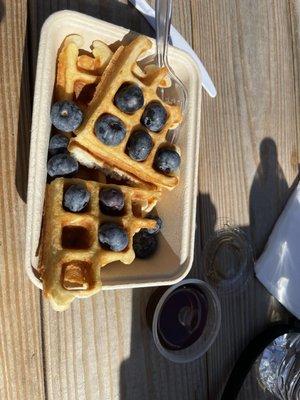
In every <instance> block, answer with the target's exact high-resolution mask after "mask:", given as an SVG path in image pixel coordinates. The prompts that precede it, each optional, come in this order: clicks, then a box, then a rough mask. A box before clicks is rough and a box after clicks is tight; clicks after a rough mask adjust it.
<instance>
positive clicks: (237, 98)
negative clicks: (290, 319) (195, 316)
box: [191, 0, 299, 399]
mask: <svg viewBox="0 0 300 400" xmlns="http://www.w3.org/2000/svg"><path fill="white" fill-rule="evenodd" d="M288 3H289V2H283V1H279V0H278V1H273V2H270V1H267V0H266V1H261V0H258V1H253V0H241V1H210V0H202V1H201V2H200V1H197V0H192V1H191V5H192V12H191V16H192V27H193V45H194V48H195V49H196V51H197V52H198V53H199V54H200V55H201V57H202V58H203V59H204V60H205V64H206V66H207V68H208V71H209V72H210V73H211V75H212V77H213V79H214V81H215V84H216V87H217V89H218V96H217V98H216V99H215V100H211V99H209V98H208V97H207V96H204V98H203V109H202V141H201V149H200V160H201V161H200V178H199V179H200V195H199V196H200V215H201V233H202V239H203V242H204V243H205V242H206V241H207V239H208V238H209V237H210V235H211V234H212V233H213V232H214V230H215V225H218V221H220V220H222V219H229V220H233V221H234V222H235V223H236V224H237V225H238V226H241V227H243V229H244V230H245V231H246V232H247V233H248V235H249V238H250V239H251V242H252V244H253V247H254V252H255V255H256V256H258V255H259V254H260V252H261V250H262V248H263V246H264V244H265V241H266V238H267V236H268V234H269V233H270V230H271V229H272V226H273V224H274V223H275V221H276V219H277V217H278V216H279V213H280V210H281V209H282V207H283V205H284V203H285V201H286V199H287V197H288V193H289V190H288V188H289V186H291V184H292V183H293V181H294V179H295V178H296V176H297V173H298V160H299V147H298V132H297V119H296V102H295V87H294V82H295V76H294V70H293V51H292V35H291V23H290V14H289V7H288ZM249 222H250V223H251V228H250V229H249ZM199 247H200V243H199ZM196 259H197V256H196ZM221 305H222V326H221V331H220V334H219V336H218V339H217V341H216V343H215V344H214V346H213V347H212V348H211V350H210V351H209V352H208V356H207V361H208V377H209V394H208V398H209V399H217V398H218V396H219V395H220V393H221V391H222V387H223V386H224V384H225V382H226V380H227V377H228V375H229V372H230V370H231V369H232V367H233V365H234V362H235V360H236V359H237V357H238V355H239V354H240V352H241V350H242V349H243V347H244V346H245V345H246V344H247V343H248V341H249V340H250V339H251V338H253V337H254V336H255V335H256V334H257V333H259V331H260V330H261V329H262V328H263V327H264V326H265V325H266V324H267V323H268V321H271V320H276V319H280V318H281V317H282V316H283V317H284V315H285V313H284V311H283V309H282V308H281V307H279V305H278V303H277V302H276V301H275V300H274V299H272V298H271V297H270V296H269V294H268V293H267V292H266V290H265V289H264V288H263V287H262V286H261V285H260V284H259V283H258V282H257V281H256V280H255V279H254V277H253V276H252V277H251V279H250V281H249V282H248V284H247V286H246V287H245V288H244V291H242V292H240V293H237V294H235V295H227V296H226V295H222V296H221ZM239 398H240V399H264V398H265V394H262V392H261V391H260V389H259V388H258V385H257V382H256V378H255V373H254V372H253V373H252V375H251V376H249V378H248V379H247V382H246V384H245V385H244V388H243V390H242V392H241V394H240V397H239Z"/></svg>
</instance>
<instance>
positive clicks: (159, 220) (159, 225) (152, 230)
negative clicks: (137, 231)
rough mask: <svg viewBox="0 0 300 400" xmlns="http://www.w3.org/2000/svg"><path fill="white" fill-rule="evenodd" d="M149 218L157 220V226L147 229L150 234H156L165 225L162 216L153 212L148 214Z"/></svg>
mask: <svg viewBox="0 0 300 400" xmlns="http://www.w3.org/2000/svg"><path fill="white" fill-rule="evenodd" d="M147 218H150V219H155V220H156V227H155V228H152V229H147V232H148V233H149V234H150V235H156V234H157V233H158V232H159V231H160V230H161V228H162V226H163V222H162V220H161V218H159V216H158V215H151V214H150V215H147Z"/></svg>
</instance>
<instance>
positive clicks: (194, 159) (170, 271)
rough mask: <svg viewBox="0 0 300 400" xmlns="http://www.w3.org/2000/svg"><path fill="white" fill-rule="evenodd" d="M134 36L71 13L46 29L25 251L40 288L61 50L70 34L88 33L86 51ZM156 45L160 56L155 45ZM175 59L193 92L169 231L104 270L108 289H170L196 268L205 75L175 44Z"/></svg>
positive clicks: (171, 195) (168, 208)
mask: <svg viewBox="0 0 300 400" xmlns="http://www.w3.org/2000/svg"><path fill="white" fill-rule="evenodd" d="M120 20H121V16H120ZM128 32H129V31H128V30H127V29H125V28H121V27H119V26H116V25H113V24H110V23H107V22H104V21H101V20H98V19H95V18H93V17H90V16H87V15H84V14H81V13H78V12H74V11H67V10H66V11H60V12H57V13H54V14H52V15H51V16H50V17H49V18H48V19H47V20H46V21H45V23H44V25H43V28H42V31H41V36H40V44H39V54H38V61H37V71H36V82H35V92H34V105H33V116H32V130H31V145H30V162H29V178H28V191H27V224H26V249H25V268H26V272H27V274H28V276H29V278H30V279H31V281H32V282H33V283H34V284H35V285H36V286H37V287H39V288H40V289H42V282H41V281H40V279H39V278H38V274H37V272H36V268H37V266H38V256H37V254H38V245H39V239H40V231H41V224H42V214H43V204H44V194H45V186H46V177H47V171H46V164H47V152H48V143H49V137H50V131H51V123H50V118H49V115H50V107H51V102H52V93H53V87H54V82H55V71H56V58H57V51H58V48H59V46H60V44H61V43H62V41H63V39H64V38H65V36H67V35H69V34H72V33H77V34H80V35H82V36H83V38H84V41H85V43H84V48H85V49H87V50H89V46H90V45H91V43H92V41H93V40H96V39H100V40H102V41H104V42H106V43H108V44H111V43H113V42H115V41H117V40H120V39H122V38H123V37H124V36H125V35H126V34H127V33H128ZM153 44H154V46H153V49H152V51H153V52H154V50H155V41H153ZM169 61H170V64H171V66H172V67H173V69H174V70H175V72H176V74H178V76H179V77H180V79H181V80H182V81H183V82H184V84H185V86H186V89H187V93H188V105H187V113H186V115H185V121H184V123H183V124H182V126H181V129H180V135H179V139H178V143H177V144H178V145H179V146H180V148H181V156H182V163H181V177H180V184H179V185H178V187H176V188H175V189H174V190H173V191H171V192H168V191H164V193H163V196H162V200H161V201H160V203H159V204H158V207H157V209H158V213H159V215H160V216H161V218H162V219H163V221H164V227H163V231H162V234H160V246H159V249H158V251H157V252H156V254H155V255H154V256H153V257H152V258H150V259H149V260H138V259H136V260H135V261H134V262H133V263H132V264H131V265H124V264H122V263H120V262H119V263H113V264H109V265H108V266H106V267H104V268H102V271H101V278H102V284H103V289H119V288H133V287H144V286H158V285H170V284H173V283H177V282H179V281H180V280H181V279H183V278H184V277H185V276H186V275H187V274H188V272H189V270H190V268H191V266H192V262H193V256H194V238H195V227H196V204H197V193H198V155H199V137H200V109H201V76H200V73H199V70H198V68H197V66H196V64H195V62H194V61H193V59H192V58H191V57H190V56H189V55H188V54H186V53H185V52H183V51H181V50H178V49H176V48H174V47H172V46H170V47H169Z"/></svg>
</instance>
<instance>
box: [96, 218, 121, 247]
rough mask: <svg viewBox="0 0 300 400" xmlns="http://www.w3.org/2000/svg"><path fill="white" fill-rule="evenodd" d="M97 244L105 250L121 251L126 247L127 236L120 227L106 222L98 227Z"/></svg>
mask: <svg viewBox="0 0 300 400" xmlns="http://www.w3.org/2000/svg"><path fill="white" fill-rule="evenodd" d="M99 242H100V244H101V246H102V247H104V248H105V249H109V250H112V251H123V250H124V249H126V247H127V246H128V235H127V233H126V231H125V230H124V228H122V227H121V226H119V225H117V224H114V223H112V222H108V223H105V224H102V225H101V226H100V229H99Z"/></svg>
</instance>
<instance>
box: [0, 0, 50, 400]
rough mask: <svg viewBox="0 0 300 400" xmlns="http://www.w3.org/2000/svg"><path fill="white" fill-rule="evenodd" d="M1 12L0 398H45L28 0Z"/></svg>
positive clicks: (11, 399)
mask: <svg viewBox="0 0 300 400" xmlns="http://www.w3.org/2000/svg"><path fill="white" fill-rule="evenodd" d="M0 18H1V23H0V49H1V50H0V51H1V58H0V88H1V97H0V109H1V118H0V131H1V136H0V165H1V168H0V214H1V224H0V274H1V279H0V398H1V399H5V400H13V399H36V400H41V399H43V398H44V379H43V359H42V350H41V348H42V345H41V343H42V339H41V321H40V312H39V311H40V300H39V299H40V297H39V296H40V293H39V291H38V290H37V289H36V288H34V287H33V286H32V284H31V282H30V281H29V280H28V278H27V277H26V276H25V272H24V268H23V256H24V240H23V239H24V237H25V202H24V201H26V178H27V155H28V146H27V144H28V141H29V135H30V108H31V107H30V91H29V81H28V63H27V56H28V54H27V52H26V46H25V34H26V1H18V2H6V4H5V6H4V4H3V3H2V2H1V7H0ZM23 52H24V53H23ZM22 60H23V63H22Z"/></svg>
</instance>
